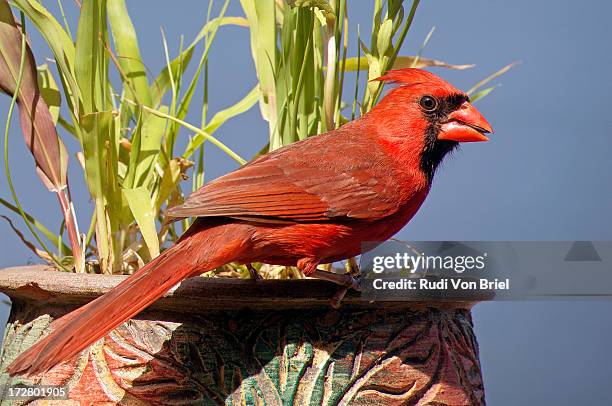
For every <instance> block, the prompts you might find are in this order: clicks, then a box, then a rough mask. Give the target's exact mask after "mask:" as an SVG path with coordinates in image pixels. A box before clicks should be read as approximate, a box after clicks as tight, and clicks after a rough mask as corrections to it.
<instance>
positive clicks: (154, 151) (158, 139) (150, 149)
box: [136, 106, 168, 185]
mask: <svg viewBox="0 0 612 406" xmlns="http://www.w3.org/2000/svg"><path fill="white" fill-rule="evenodd" d="M159 111H160V112H162V113H165V114H168V107H167V106H161V107H160V108H159ZM142 115H143V125H142V138H141V141H140V154H139V160H138V167H137V168H136V185H147V184H148V182H149V180H150V179H151V177H152V176H153V169H154V167H155V162H157V157H158V155H159V151H160V148H161V145H162V139H163V137H164V131H165V130H166V127H167V123H168V120H167V119H165V118H163V117H158V116H156V115H155V114H151V113H149V112H146V111H144V112H143V113H142Z"/></svg>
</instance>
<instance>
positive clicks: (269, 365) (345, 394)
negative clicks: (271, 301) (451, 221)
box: [3, 309, 484, 406]
mask: <svg viewBox="0 0 612 406" xmlns="http://www.w3.org/2000/svg"><path fill="white" fill-rule="evenodd" d="M187 316H188V320H189V322H188V323H182V321H185V320H184V319H183V318H184V317H187ZM174 317H175V318H174V319H173V321H154V320H133V321H130V322H128V323H125V324H124V325H122V326H121V327H119V328H118V329H116V330H115V331H113V332H112V333H110V334H109V335H108V336H106V337H105V338H104V339H103V340H101V341H99V342H98V343H96V345H94V346H93V347H92V348H91V350H90V351H89V353H88V354H86V355H84V356H83V357H81V359H80V360H78V361H75V363H73V364H72V366H73V367H74V366H75V365H78V367H77V368H76V369H77V370H80V371H81V372H75V371H74V370H73V371H69V369H68V366H67V365H68V364H65V365H62V366H60V367H58V368H56V369H54V370H52V371H51V372H53V373H54V374H55V375H54V376H55V380H58V379H59V380H63V381H64V382H68V381H70V387H71V395H74V396H75V397H76V398H78V397H79V396H81V398H80V399H88V400H91V399H93V398H92V396H91V394H95V395H96V396H97V398H96V399H97V400H106V401H111V402H115V403H120V404H163V405H171V404H203V405H208V404H211V405H215V404H227V405H273V406H276V405H371V404H385V405H405V404H440V405H444V404H449V405H451V404H452V405H456V404H470V405H478V404H484V391H483V386H482V379H481V373H480V365H479V361H478V354H477V344H476V341H475V337H474V336H473V333H472V326H471V319H470V315H469V312H468V311H463V310H457V311H452V310H443V311H440V310H435V309H424V310H413V311H407V310H402V311H398V310H393V311H388V310H387V311H385V310H379V311H371V310H369V311H366V310H364V311H355V310H346V311H345V310H341V311H335V310H304V311H302V313H300V314H299V317H298V315H297V314H296V312H295V311H286V312H282V311H281V312H260V313H258V312H253V311H242V312H231V313H230V312H211V313H209V314H205V315H186V316H179V315H175V316H174ZM165 320H168V318H167V317H166V318H165ZM30 324H31V323H30ZM26 326H28V324H26V325H22V326H21V327H20V328H21V329H24V328H26ZM3 365H5V364H4V357H3ZM61 368H64V369H61ZM60 369H61V371H62V372H60ZM56 370H57V371H56ZM62 374H63V376H60V375H62ZM45 379H47V381H49V379H50V378H48V377H45ZM94 387H97V388H98V389H96V388H94ZM86 390H87V391H89V392H88V393H87V392H86ZM88 394H89V395H88ZM82 396H86V397H85V398H83V397H82Z"/></svg>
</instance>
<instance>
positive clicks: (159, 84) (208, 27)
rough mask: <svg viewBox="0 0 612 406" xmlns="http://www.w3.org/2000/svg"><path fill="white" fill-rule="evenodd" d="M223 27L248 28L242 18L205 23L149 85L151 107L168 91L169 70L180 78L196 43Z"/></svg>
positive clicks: (214, 20)
mask: <svg viewBox="0 0 612 406" xmlns="http://www.w3.org/2000/svg"><path fill="white" fill-rule="evenodd" d="M224 25H235V26H239V27H248V26H249V24H248V22H247V20H246V19H245V18H244V17H217V18H213V19H212V20H210V21H209V22H207V23H206V24H205V25H204V26H203V27H202V29H201V30H200V32H199V33H198V35H197V36H196V37H195V39H194V40H193V41H192V42H191V44H189V46H188V47H187V48H185V50H184V51H183V52H181V54H180V55H178V56H177V57H176V58H174V59H173V60H172V61H171V62H170V69H168V67H165V68H164V69H162V71H161V72H160V73H159V75H157V78H156V79H155V82H153V84H152V85H151V97H152V100H153V101H152V106H154V107H155V106H158V105H159V104H160V103H161V102H162V98H163V97H164V95H165V94H166V92H168V90H169V89H170V70H172V76H173V77H178V76H181V75H182V74H183V73H184V72H185V70H186V69H187V67H188V66H189V62H190V61H191V58H192V56H193V51H194V50H195V47H196V46H197V45H198V43H200V41H202V40H203V39H204V38H205V37H206V35H207V34H210V33H211V32H212V31H213V30H215V29H216V28H218V27H222V26H224Z"/></svg>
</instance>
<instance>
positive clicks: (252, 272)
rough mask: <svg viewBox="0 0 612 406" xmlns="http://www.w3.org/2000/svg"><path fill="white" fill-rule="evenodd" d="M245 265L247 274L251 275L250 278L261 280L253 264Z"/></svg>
mask: <svg viewBox="0 0 612 406" xmlns="http://www.w3.org/2000/svg"><path fill="white" fill-rule="evenodd" d="M246 267H247V269H248V270H249V275H251V279H252V280H253V281H261V280H263V278H262V277H261V275H260V274H259V272H257V269H255V267H254V266H253V264H246Z"/></svg>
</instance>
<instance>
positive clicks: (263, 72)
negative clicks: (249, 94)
mask: <svg viewBox="0 0 612 406" xmlns="http://www.w3.org/2000/svg"><path fill="white" fill-rule="evenodd" d="M240 4H241V5H242V9H243V11H244V14H245V15H246V17H247V20H248V22H249V28H250V30H249V32H250V39H251V54H252V56H253V61H254V62H255V69H256V71H257V79H259V91H260V96H259V108H260V110H261V115H262V116H263V118H264V120H266V121H268V128H269V137H270V148H271V149H276V148H278V147H280V146H281V145H282V140H281V139H280V137H279V135H278V130H275V129H276V125H277V115H278V113H277V106H278V104H277V103H278V102H279V101H278V100H277V97H276V95H277V91H276V89H277V81H278V80H279V79H280V78H281V77H282V76H281V75H280V73H277V72H275V64H276V60H277V48H276V8H275V4H274V1H270V0H263V1H261V0H240ZM288 11H289V10H287V11H286V13H288ZM287 15H288V14H287ZM287 23H288V22H287V21H286V19H285V20H284V23H283V24H287ZM277 75H278V77H277Z"/></svg>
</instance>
